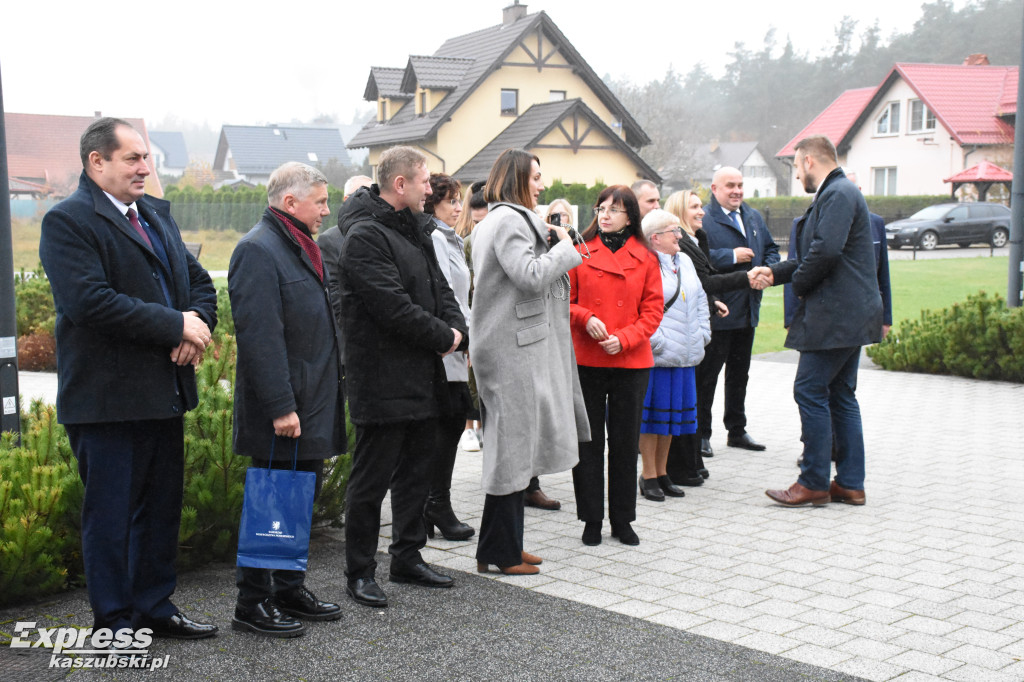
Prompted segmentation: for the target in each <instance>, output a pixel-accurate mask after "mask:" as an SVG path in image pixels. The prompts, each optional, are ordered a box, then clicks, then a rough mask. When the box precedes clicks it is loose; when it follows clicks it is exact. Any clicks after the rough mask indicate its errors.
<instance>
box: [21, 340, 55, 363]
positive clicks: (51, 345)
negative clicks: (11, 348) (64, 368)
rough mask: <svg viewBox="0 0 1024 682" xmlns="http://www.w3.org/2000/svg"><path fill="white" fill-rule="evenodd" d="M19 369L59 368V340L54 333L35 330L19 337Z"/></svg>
mask: <svg viewBox="0 0 1024 682" xmlns="http://www.w3.org/2000/svg"><path fill="white" fill-rule="evenodd" d="M18 369H21V370H24V371H26V372H52V371H54V370H55V369H57V340H56V339H54V338H53V334H48V333H46V332H35V333H33V334H27V335H25V336H22V337H21V338H19V339H18Z"/></svg>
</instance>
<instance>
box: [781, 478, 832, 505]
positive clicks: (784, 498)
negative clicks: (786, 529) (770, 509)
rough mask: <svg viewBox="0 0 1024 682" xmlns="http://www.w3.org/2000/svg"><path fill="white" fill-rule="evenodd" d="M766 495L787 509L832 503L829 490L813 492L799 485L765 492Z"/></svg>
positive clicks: (795, 484)
mask: <svg viewBox="0 0 1024 682" xmlns="http://www.w3.org/2000/svg"><path fill="white" fill-rule="evenodd" d="M764 494H765V495H767V496H768V497H770V498H772V499H773V500H775V501H776V502H778V503H779V504H781V505H783V506H785V507H802V506H804V505H805V504H811V505H814V506H815V507H820V506H821V505H823V504H828V503H829V502H831V501H832V497H831V496H830V495H829V492H828V491H827V490H811V489H810V488H805V487H803V486H802V485H800V484H799V483H794V484H793V485H791V486H789V490H765V491H764Z"/></svg>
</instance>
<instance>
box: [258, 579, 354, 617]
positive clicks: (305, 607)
mask: <svg viewBox="0 0 1024 682" xmlns="http://www.w3.org/2000/svg"><path fill="white" fill-rule="evenodd" d="M274 603H275V604H276V605H277V608H279V609H281V611H283V612H284V613H287V614H288V615H289V616H292V617H293V618H301V619H303V620H338V619H339V618H341V607H340V606H338V605H337V604H332V603H331V602H328V601H320V600H319V599H317V598H316V595H315V594H313V593H312V592H310V591H309V590H307V589H306V588H305V586H300V587H296V588H295V589H294V590H289V591H287V592H279V593H278V594H275V595H274Z"/></svg>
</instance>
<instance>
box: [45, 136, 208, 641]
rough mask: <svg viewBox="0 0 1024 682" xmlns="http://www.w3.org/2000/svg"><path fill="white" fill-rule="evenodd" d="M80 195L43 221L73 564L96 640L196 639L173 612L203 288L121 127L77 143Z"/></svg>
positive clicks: (204, 340) (204, 319)
mask: <svg viewBox="0 0 1024 682" xmlns="http://www.w3.org/2000/svg"><path fill="white" fill-rule="evenodd" d="M80 153H81V157H82V166H83V169H84V170H83V172H82V176H81V178H80V179H79V184H78V189H77V190H76V191H75V192H74V193H73V194H72V195H71V196H69V197H68V198H67V199H65V200H64V201H62V202H60V203H59V204H57V205H56V206H54V207H53V208H52V209H50V211H49V212H47V214H46V216H45V217H44V218H43V226H42V236H41V238H40V241H39V257H40V259H41V260H42V262H43V267H44V268H45V270H46V275H47V277H48V278H49V280H50V285H51V287H52V288H53V300H54V304H55V305H56V308H57V322H56V327H55V330H54V335H55V336H56V339H57V417H58V420H59V421H60V422H61V423H62V424H64V426H65V428H66V430H67V434H68V439H69V440H70V442H71V449H72V451H73V452H74V454H75V458H76V459H77V460H78V471H79V474H80V475H81V477H82V482H83V483H84V484H85V498H84V500H83V503H82V556H83V560H84V563H85V579H86V584H87V586H88V591H89V603H90V605H91V606H92V610H93V625H94V627H95V628H96V629H100V628H110V629H111V630H113V631H114V632H119V631H122V630H131V629H138V628H144V627H145V628H151V629H152V630H153V634H154V635H157V636H166V637H176V638H183V639H198V638H202V637H209V636H211V635H213V634H215V633H216V631H217V627H216V626H215V625H209V624H204V623H198V622H196V621H193V620H191V619H189V618H188V617H187V616H185V615H184V614H182V613H181V612H180V611H179V609H178V607H176V606H175V605H174V604H173V603H172V602H171V595H172V594H173V593H174V588H175V585H176V582H177V576H176V574H175V570H174V559H175V556H176V555H177V549H178V527H179V525H180V521H181V500H182V486H183V476H184V466H185V465H184V440H183V438H184V434H183V419H182V417H183V416H184V414H185V411H186V410H190V409H192V408H193V407H195V406H196V404H197V402H198V395H197V393H196V380H195V370H194V366H195V364H197V363H198V362H199V359H200V358H201V357H202V354H203V351H204V349H205V347H206V346H207V345H208V344H209V343H210V334H211V330H212V329H213V328H214V326H215V325H216V323H217V293H216V291H215V289H214V287H213V282H211V281H210V276H209V274H207V272H206V271H205V270H204V269H203V268H202V266H200V265H199V262H198V261H197V260H196V259H195V258H193V257H192V255H191V254H190V253H189V252H188V251H187V250H186V249H185V245H184V243H182V241H181V234H180V233H179V231H178V226H177V225H176V224H175V222H174V219H173V218H172V217H171V213H170V204H168V203H167V202H166V201H162V200H160V199H155V198H153V197H151V196H147V195H146V194H145V184H146V177H147V176H148V175H149V174H150V173H151V172H152V171H151V169H150V167H149V165H148V159H149V152H148V150H147V148H146V142H145V141H144V140H143V138H142V136H141V135H140V134H139V133H138V132H137V131H136V130H135V129H134V128H132V127H131V125H129V124H128V123H127V122H125V121H122V120H120V119H116V118H109V117H107V118H100V119H97V120H96V121H94V122H93V123H92V124H90V125H89V127H88V128H87V129H86V131H85V133H84V134H83V135H82V138H81V144H80Z"/></svg>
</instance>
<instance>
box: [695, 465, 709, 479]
mask: <svg viewBox="0 0 1024 682" xmlns="http://www.w3.org/2000/svg"><path fill="white" fill-rule="evenodd" d="M697 473H698V474H700V477H701V478H703V479H708V478H710V477H711V472H710V471H708V470H707V468H706V467H701V468H700V469H697Z"/></svg>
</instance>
